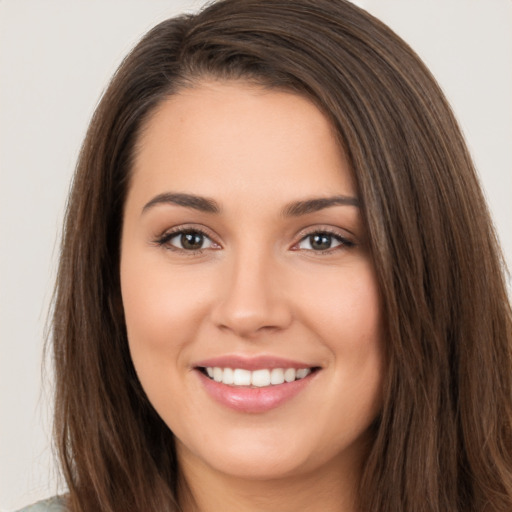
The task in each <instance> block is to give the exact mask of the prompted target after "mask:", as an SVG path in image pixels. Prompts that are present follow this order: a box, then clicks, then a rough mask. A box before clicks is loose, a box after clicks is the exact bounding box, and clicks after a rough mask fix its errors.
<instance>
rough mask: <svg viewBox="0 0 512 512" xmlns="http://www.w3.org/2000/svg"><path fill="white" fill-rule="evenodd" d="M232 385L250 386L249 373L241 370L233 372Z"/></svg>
mask: <svg viewBox="0 0 512 512" xmlns="http://www.w3.org/2000/svg"><path fill="white" fill-rule="evenodd" d="M233 384H234V385H235V386H250V385H251V372H250V371H249V370H241V369H240V368H237V369H236V370H234V371H233Z"/></svg>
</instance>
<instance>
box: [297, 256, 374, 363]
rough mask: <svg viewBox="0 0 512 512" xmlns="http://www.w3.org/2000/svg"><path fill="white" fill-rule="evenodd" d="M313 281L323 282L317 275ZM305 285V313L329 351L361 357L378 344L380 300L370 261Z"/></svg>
mask: <svg viewBox="0 0 512 512" xmlns="http://www.w3.org/2000/svg"><path fill="white" fill-rule="evenodd" d="M316 277H317V279H316V284H317V283H318V282H322V280H321V279H319V278H318V276H316ZM314 281H315V280H314V279H312V282H311V283H310V285H309V286H308V288H307V289H309V290H313V291H314V293H312V294H310V297H309V300H308V303H307V307H305V308H304V317H306V318H308V319H309V320H308V321H309V323H310V325H311V328H312V329H314V330H316V331H317V332H319V333H320V334H321V338H322V339H323V340H325V342H326V343H327V344H328V345H329V348H330V349H331V351H333V352H335V353H336V354H337V355H338V356H341V355H343V354H345V355H347V356H348V355H353V356H355V357H358V356H359V355H360V356H362V357H364V356H365V354H368V350H369V349H370V350H372V351H379V352H380V348H381V345H382V343H381V335H382V328H381V304H380V298H379V291H378V288H377V284H376V279H375V275H374V272H373V269H372V267H371V265H370V263H369V262H366V261H363V262H356V263H355V264H354V265H353V266H349V267H347V268H344V269H343V271H342V272H338V273H334V272H333V273H331V274H330V276H329V279H325V280H323V282H325V283H326V286H324V287H319V286H318V284H317V285H316V286H315V282H314Z"/></svg>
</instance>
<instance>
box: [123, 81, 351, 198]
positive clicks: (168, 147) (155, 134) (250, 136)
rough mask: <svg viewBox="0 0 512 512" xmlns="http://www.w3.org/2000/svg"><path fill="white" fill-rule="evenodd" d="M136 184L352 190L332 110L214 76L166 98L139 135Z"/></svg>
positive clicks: (255, 192) (254, 190) (197, 189)
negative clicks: (329, 112) (324, 110)
mask: <svg viewBox="0 0 512 512" xmlns="http://www.w3.org/2000/svg"><path fill="white" fill-rule="evenodd" d="M132 188H136V189H138V190H141V191H142V192H144V191H145V194H146V195H150V194H156V193H161V192H163V191H165V189H169V188H171V189H172V190H174V191H179V192H194V193H199V194H203V195H206V196H211V195H212V194H213V195H215V193H216V192H219V193H220V191H221V190H222V191H223V192H224V193H226V194H229V193H231V194H240V193H245V194H247V195H249V194H251V195H252V196H254V197H255V198H256V197H258V196H259V195H261V194H263V195H265V194H266V195H268V194H269V192H271V193H272V195H274V196H276V197H278V196H279V194H282V193H283V192H287V195H289V193H290V192H291V191H292V190H293V193H295V194H297V195H302V196H303V195H312V194H314V195H332V194H333V192H339V193H345V194H347V193H350V194H354V186H353V180H352V177H351V172H350V169H349V166H348V163H347V161H346V158H345V156H344V154H343V151H342V150H341V146H340V144H339V143H338V140H337V137H336V134H335V132H334V129H333V127H332V125H331V123H330V122H329V121H328V119H327V117H326V116H325V115H324V114H323V113H322V112H321V111H320V110H319V109H318V108H317V107H316V106H315V105H314V104H313V103H312V102H311V101H310V100H308V99H307V98H304V97H303V96H300V95H297V94H292V93H288V92H283V91H278V90H272V89H266V88H263V87H260V86H255V85H250V84H247V83H242V82H209V83H204V84H201V85H198V86H195V87H193V88H189V89H184V90H182V91H180V92H179V93H178V94H175V95H173V96H171V97H169V98H168V99H166V100H165V101H164V102H163V103H162V104H161V105H159V107H157V109H156V110H155V112H153V114H152V115H151V116H150V118H149V119H148V121H147V122H146V124H145V126H144V127H143V129H142V130H141V134H140V136H139V140H138V144H137V151H136V153H135V161H134V167H133V176H132Z"/></svg>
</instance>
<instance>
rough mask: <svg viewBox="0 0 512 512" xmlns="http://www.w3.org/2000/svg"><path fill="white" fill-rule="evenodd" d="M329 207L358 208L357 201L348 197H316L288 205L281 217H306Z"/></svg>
mask: <svg viewBox="0 0 512 512" xmlns="http://www.w3.org/2000/svg"><path fill="white" fill-rule="evenodd" d="M330 206H355V207H356V208H359V206H360V205H359V199H357V198H356V197H350V196H332V197H318V198H313V199H307V200H305V201H295V202H293V203H290V204H288V205H287V206H286V207H285V208H284V209H283V212H282V213H283V216H285V217H299V216H300V215H307V214H308V213H314V212H318V211H320V210H323V209H324V208H329V207H330Z"/></svg>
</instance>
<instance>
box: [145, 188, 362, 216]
mask: <svg viewBox="0 0 512 512" xmlns="http://www.w3.org/2000/svg"><path fill="white" fill-rule="evenodd" d="M160 204H174V205H177V206H184V207H186V208H192V209H194V210H198V211H201V212H205V213H217V214H218V213H220V212H221V208H220V206H219V204H218V203H217V202H216V201H215V200H213V199H210V198H208V197H202V196H197V195H195V194H183V193H179V192H165V193H163V194H158V195H157V196H155V197H154V198H153V199H151V200H150V201H149V202H148V203H146V204H145V205H144V207H143V208H142V213H144V212H146V211H147V210H149V209H151V208H153V207H155V206H157V205H160ZM331 206H355V207H359V206H360V205H359V200H358V199H357V198H356V197H350V196H332V197H317V198H312V199H307V200H304V201H294V202H291V203H289V204H287V205H286V206H285V207H284V208H283V210H282V212H281V214H282V215H283V216H284V217H300V216H301V215H307V214H308V213H314V212H317V211H320V210H323V209H324V208H329V207H331Z"/></svg>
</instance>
